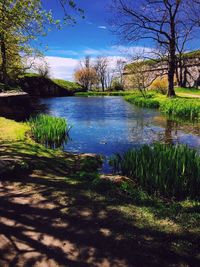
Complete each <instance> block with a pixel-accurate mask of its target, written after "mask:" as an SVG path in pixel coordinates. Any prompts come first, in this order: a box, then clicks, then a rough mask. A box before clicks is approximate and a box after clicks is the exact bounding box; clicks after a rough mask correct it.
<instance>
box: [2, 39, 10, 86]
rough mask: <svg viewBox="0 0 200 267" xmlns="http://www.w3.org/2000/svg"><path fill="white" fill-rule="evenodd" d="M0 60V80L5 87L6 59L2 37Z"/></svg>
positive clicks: (6, 76) (6, 80) (6, 75)
mask: <svg viewBox="0 0 200 267" xmlns="http://www.w3.org/2000/svg"><path fill="white" fill-rule="evenodd" d="M1 59H2V65H1V69H2V80H3V83H4V84H5V85H8V82H9V78H8V74H7V57H6V45H5V42H4V38H3V36H1Z"/></svg>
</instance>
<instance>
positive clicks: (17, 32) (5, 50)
mask: <svg viewBox="0 0 200 267" xmlns="http://www.w3.org/2000/svg"><path fill="white" fill-rule="evenodd" d="M58 1H59V3H60V4H61V5H62V7H63V10H64V20H65V22H67V21H72V20H73V18H72V17H71V16H69V14H68V12H67V6H69V7H71V8H73V9H75V10H77V11H79V12H81V10H80V9H78V8H77V6H76V4H75V3H74V1H71V0H58ZM0 17H1V20H0V64H1V66H0V71H1V80H2V81H3V82H4V83H5V84H8V82H9V79H10V77H9V76H10V72H11V70H15V71H16V70H17V69H20V67H22V60H21V55H22V56H25V55H27V54H28V55H30V54H31V53H33V48H32V44H33V41H35V40H37V38H38V36H41V35H45V34H46V33H47V31H48V30H49V28H50V26H52V25H57V26H59V25H60V21H58V20H54V19H53V16H52V12H51V11H47V10H44V9H43V6H42V1H41V0H0ZM13 56H14V57H13ZM11 59H13V60H11ZM16 65H17V67H16Z"/></svg>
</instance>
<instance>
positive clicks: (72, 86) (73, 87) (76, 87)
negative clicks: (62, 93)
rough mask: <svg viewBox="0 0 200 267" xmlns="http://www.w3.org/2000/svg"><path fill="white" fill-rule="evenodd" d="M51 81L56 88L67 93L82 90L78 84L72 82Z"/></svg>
mask: <svg viewBox="0 0 200 267" xmlns="http://www.w3.org/2000/svg"><path fill="white" fill-rule="evenodd" d="M52 81H53V82H54V83H55V84H57V85H58V86H60V87H62V88H65V89H67V90H69V91H76V90H80V89H82V87H81V86H80V85H79V84H77V83H74V82H70V81H65V80H61V79H53V80H52Z"/></svg>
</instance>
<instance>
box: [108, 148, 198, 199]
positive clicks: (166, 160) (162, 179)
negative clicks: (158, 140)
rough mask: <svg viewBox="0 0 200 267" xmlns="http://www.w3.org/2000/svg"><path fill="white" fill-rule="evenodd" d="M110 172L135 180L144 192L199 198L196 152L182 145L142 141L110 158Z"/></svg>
mask: <svg viewBox="0 0 200 267" xmlns="http://www.w3.org/2000/svg"><path fill="white" fill-rule="evenodd" d="M110 164H111V166H112V167H113V171H114V172H118V173H121V174H122V175H126V176H127V177H129V178H131V179H133V180H135V181H136V183H137V184H138V185H139V186H141V187H142V188H143V189H145V190H146V191H147V192H148V193H152V194H157V195H163V196H165V197H176V198H178V199H183V198H188V197H190V198H200V196H199V192H200V156H199V154H198V152H197V151H195V150H193V149H190V148H188V147H187V146H185V145H177V146H173V145H162V144H154V145H153V146H148V145H144V146H142V147H140V148H139V149H131V150H129V151H127V152H126V153H124V154H123V155H120V154H117V155H115V156H114V157H112V158H111V160H110Z"/></svg>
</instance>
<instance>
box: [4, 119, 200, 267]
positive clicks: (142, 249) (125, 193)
mask: <svg viewBox="0 0 200 267" xmlns="http://www.w3.org/2000/svg"><path fill="white" fill-rule="evenodd" d="M28 130H29V129H28V126H27V125H26V124H23V123H16V122H14V121H10V120H6V119H4V118H1V119H0V133H1V135H0V157H1V158H9V157H12V158H18V159H22V160H23V161H25V162H26V163H27V164H28V165H29V166H30V167H31V168H30V172H29V173H27V174H26V175H25V176H24V175H20V174H17V175H15V174H13V176H12V177H9V178H6V179H5V180H2V184H3V187H2V188H1V190H0V191H1V195H0V201H1V203H3V204H2V205H1V207H0V213H1V216H3V218H4V220H3V221H1V222H0V226H1V229H2V231H1V234H3V235H5V236H7V237H8V239H7V243H6V244H5V246H3V247H2V246H0V251H1V253H0V255H4V258H1V256H0V264H6V263H8V264H11V263H13V261H14V262H15V264H16V263H18V261H19V260H23V264H24V265H25V263H26V264H28V263H30V262H34V263H35V262H36V261H38V259H39V258H37V257H35V256H34V254H30V253H28V251H35V253H37V255H38V257H39V256H40V259H43V258H44V257H45V260H46V259H48V260H53V261H54V262H55V263H56V264H57V265H58V266H66V264H67V266H93V265H95V264H97V263H98V264H99V266H103V264H107V265H108V266H198V265H199V264H200V258H199V257H200V255H199V253H200V251H199V243H200V225H199V220H200V205H199V203H197V202H192V201H189V200H187V201H184V202H175V201H173V200H163V199H159V198H155V197H153V196H149V195H147V194H146V193H145V192H143V191H142V190H140V189H138V188H137V187H129V186H128V187H127V186H124V185H123V183H122V184H113V183H111V182H110V180H107V179H100V175H99V174H98V172H97V165H98V164H96V159H94V158H92V157H90V156H84V155H72V154H67V153H64V152H62V151H59V150H50V149H46V148H45V147H43V146H41V145H39V144H36V143H35V142H33V141H32V140H31V139H30V138H28V137H27V134H26V132H27V131H28ZM95 164H96V165H95ZM24 203H25V204H24ZM12 221H14V222H15V223H14V224H12ZM8 224H9V225H8ZM38 233H39V234H38ZM47 237H48V238H47ZM49 238H50V240H51V241H50V243H48V242H49V241H48V240H49ZM9 240H10V241H9ZM4 242H5V240H4ZM2 244H3V243H2ZM22 244H23V248H24V246H25V245H26V246H28V247H30V249H29V250H28V249H27V250H26V249H25V248H24V249H22V250H21V249H18V250H16V246H19V247H20V246H22ZM63 244H70V245H69V246H68V250H67V248H66V247H65V246H64V245H63ZM11 248H12V249H13V250H12V249H11ZM11 251H12V252H11ZM26 252H27V253H26ZM25 253H26V254H25ZM12 255H14V256H12ZM25 255H26V256H25ZM9 256H10V257H9ZM26 260H27V262H26ZM37 263H38V262H37ZM120 264H121V265H120ZM29 266H30V265H29ZM95 266H96V265H95Z"/></svg>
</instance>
